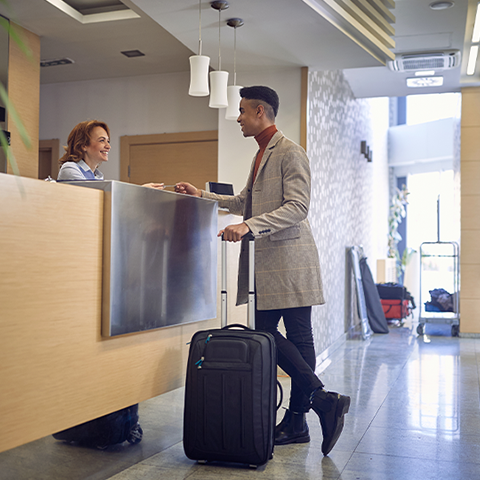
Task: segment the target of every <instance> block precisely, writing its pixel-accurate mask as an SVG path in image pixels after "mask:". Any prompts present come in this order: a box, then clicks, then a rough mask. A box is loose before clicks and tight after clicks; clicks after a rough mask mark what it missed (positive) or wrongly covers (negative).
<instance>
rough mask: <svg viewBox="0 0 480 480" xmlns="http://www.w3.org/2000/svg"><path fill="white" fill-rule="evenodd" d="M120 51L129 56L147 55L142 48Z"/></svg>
mask: <svg viewBox="0 0 480 480" xmlns="http://www.w3.org/2000/svg"><path fill="white" fill-rule="evenodd" d="M120 53H123V55H125V56H126V57H128V58H132V57H144V56H145V54H144V53H143V52H141V51H140V50H126V51H125V52H120Z"/></svg>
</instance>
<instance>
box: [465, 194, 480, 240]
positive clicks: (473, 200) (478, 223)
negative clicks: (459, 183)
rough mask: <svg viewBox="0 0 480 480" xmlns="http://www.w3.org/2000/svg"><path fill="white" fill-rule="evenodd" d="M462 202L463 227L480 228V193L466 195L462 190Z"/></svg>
mask: <svg viewBox="0 0 480 480" xmlns="http://www.w3.org/2000/svg"><path fill="white" fill-rule="evenodd" d="M479 187H480V185H479ZM461 202H462V203H461V205H462V206H461V222H462V223H461V225H462V228H464V229H467V228H468V229H469V230H480V195H478V194H477V195H466V194H465V193H464V192H462V198H461Z"/></svg>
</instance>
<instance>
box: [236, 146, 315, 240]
mask: <svg viewBox="0 0 480 480" xmlns="http://www.w3.org/2000/svg"><path fill="white" fill-rule="evenodd" d="M281 155H282V157H281V171H280V175H281V179H278V178H277V179H273V180H268V179H266V180H265V181H264V185H263V186H262V188H263V189H265V192H263V197H265V196H268V197H270V196H279V195H280V196H281V199H280V198H279V202H278V205H280V206H278V207H276V208H275V207H274V208H273V209H272V210H271V211H266V212H265V213H261V214H259V215H255V205H254V207H253V208H254V212H253V216H252V218H250V219H248V220H246V221H245V223H246V224H247V225H248V227H249V228H250V230H251V231H252V232H253V234H254V235H255V236H267V235H272V234H275V233H277V232H279V231H281V230H284V229H287V228H289V227H293V226H294V225H297V224H299V223H300V222H302V221H303V220H305V219H306V218H307V215H308V209H309V207H310V188H311V177H310V164H309V161H308V157H307V155H306V153H305V151H304V150H303V148H301V147H300V146H298V145H294V146H291V147H289V148H288V149H286V150H285V151H284V152H282V154H281ZM269 161H270V160H269ZM268 182H270V183H271V184H269V183H268ZM269 190H271V195H270V194H268V195H267V192H268V191H269ZM253 194H254V195H255V191H254V193H253Z"/></svg>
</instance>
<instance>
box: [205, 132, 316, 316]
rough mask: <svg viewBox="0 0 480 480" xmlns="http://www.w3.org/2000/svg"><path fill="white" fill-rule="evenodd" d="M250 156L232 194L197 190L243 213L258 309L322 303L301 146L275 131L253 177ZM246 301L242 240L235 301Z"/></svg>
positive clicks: (307, 177)
mask: <svg viewBox="0 0 480 480" xmlns="http://www.w3.org/2000/svg"><path fill="white" fill-rule="evenodd" d="M254 167H255V158H254V159H253V163H252V167H251V169H250V174H249V176H248V180H247V184H246V186H245V188H244V189H243V190H242V191H241V192H240V194H239V195H236V196H228V195H217V194H214V193H210V192H205V191H202V196H203V197H205V198H210V199H212V200H217V201H218V204H219V206H220V207H222V208H227V209H228V210H229V211H230V213H233V214H235V215H243V219H244V222H245V223H246V224H247V225H248V227H249V228H250V230H251V231H252V233H253V234H254V236H255V288H256V294H257V308H258V310H276V309H283V308H294V307H306V306H311V305H319V304H323V303H325V301H324V298H323V289H322V279H321V274H320V264H319V260H318V251H317V247H316V245H315V240H314V238H313V235H312V231H311V228H310V224H309V222H308V219H307V215H308V209H309V205H310V165H309V161H308V157H307V155H306V153H305V151H304V150H303V148H302V147H300V146H299V145H297V144H296V143H294V142H292V141H291V140H289V139H288V138H286V137H285V136H284V135H283V134H282V133H281V132H280V131H278V132H276V133H275V135H274V136H273V137H272V139H271V140H270V142H269V143H268V145H267V148H266V149H265V153H264V154H263V159H262V161H261V163H260V166H259V169H258V172H257V177H256V178H255V182H253V170H254ZM247 301H248V241H246V240H244V241H242V248H241V253H240V263H239V272H238V294H237V305H240V304H243V303H247Z"/></svg>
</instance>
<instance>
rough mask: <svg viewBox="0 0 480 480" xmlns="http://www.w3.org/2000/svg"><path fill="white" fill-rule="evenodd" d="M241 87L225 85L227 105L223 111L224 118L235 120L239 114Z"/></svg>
mask: <svg viewBox="0 0 480 480" xmlns="http://www.w3.org/2000/svg"><path fill="white" fill-rule="evenodd" d="M242 88H243V87H241V86H240V85H229V86H228V87H227V98H228V107H227V110H226V111H225V119H226V120H236V119H237V118H238V116H239V115H240V112H239V110H238V109H239V107H240V90H241V89H242Z"/></svg>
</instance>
